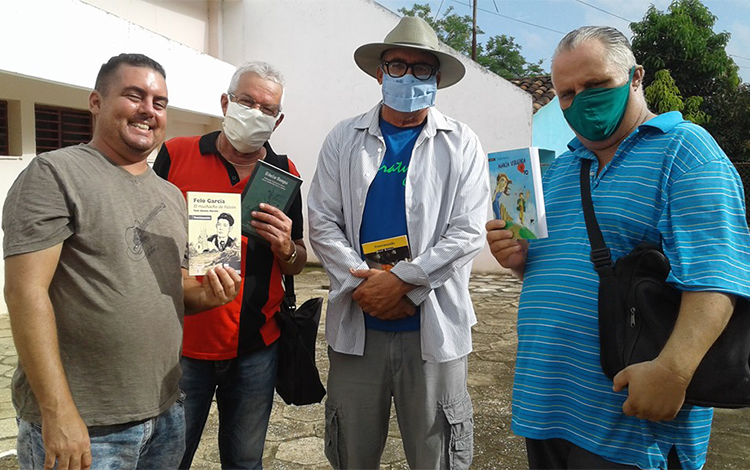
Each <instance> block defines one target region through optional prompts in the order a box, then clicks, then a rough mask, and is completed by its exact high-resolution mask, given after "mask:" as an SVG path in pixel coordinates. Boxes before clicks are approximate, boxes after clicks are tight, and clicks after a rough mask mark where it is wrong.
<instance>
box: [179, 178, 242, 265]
mask: <svg viewBox="0 0 750 470" xmlns="http://www.w3.org/2000/svg"><path fill="white" fill-rule="evenodd" d="M240 199H241V196H240V195H239V194H232V193H207V192H195V191H189V192H188V193H187V208H188V266H189V268H188V271H189V273H190V275H191V276H202V275H204V274H206V272H208V270H209V269H211V268H213V267H214V266H224V267H232V268H234V270H235V271H237V272H238V273H239V272H240V269H241V267H242V235H241V233H240V232H241V228H240V227H242V220H240V217H241V215H240V214H241V209H240V206H241V201H240Z"/></svg>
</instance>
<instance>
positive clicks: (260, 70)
mask: <svg viewBox="0 0 750 470" xmlns="http://www.w3.org/2000/svg"><path fill="white" fill-rule="evenodd" d="M246 73H254V74H256V75H258V76H259V77H260V78H262V79H263V80H268V81H271V82H274V83H278V84H279V85H281V100H280V101H279V110H281V108H282V106H283V104H284V94H285V93H286V85H285V84H284V76H283V75H281V72H280V71H279V70H278V69H277V68H276V67H274V66H273V65H271V64H269V63H268V62H263V61H260V60H253V61H250V62H245V63H244V64H242V65H241V66H239V67H237V70H235V71H234V75H232V80H231V81H230V82H229V89H228V90H227V93H232V94H234V92H235V91H237V87H238V86H239V84H240V78H241V77H242V76H243V75H245V74H246Z"/></svg>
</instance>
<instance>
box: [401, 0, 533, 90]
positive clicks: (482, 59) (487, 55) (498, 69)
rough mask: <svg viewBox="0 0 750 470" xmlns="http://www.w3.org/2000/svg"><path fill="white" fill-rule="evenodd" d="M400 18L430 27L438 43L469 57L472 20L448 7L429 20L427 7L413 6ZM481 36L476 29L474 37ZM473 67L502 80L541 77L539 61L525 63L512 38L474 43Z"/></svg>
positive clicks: (495, 37)
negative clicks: (414, 19)
mask: <svg viewBox="0 0 750 470" xmlns="http://www.w3.org/2000/svg"><path fill="white" fill-rule="evenodd" d="M398 11H399V13H401V14H402V15H404V16H418V17H420V18H422V19H424V20H425V21H427V23H429V24H430V26H432V29H434V30H435V33H436V34H437V37H438V39H440V41H442V42H443V43H445V44H447V45H448V46H450V47H452V48H453V49H455V50H457V51H458V52H460V53H461V54H464V55H466V56H471V39H472V18H471V16H469V15H458V14H456V13H454V12H453V7H448V8H447V9H446V10H445V12H444V13H443V15H442V16H441V17H440V18H433V16H434V15H433V14H432V8H430V5H419V4H416V3H415V4H414V6H413V7H412V8H400V9H399V10H398ZM481 34H484V32H483V31H482V30H481V29H479V28H478V27H477V36H479V35H481ZM477 63H479V64H480V65H482V66H484V67H485V68H487V69H488V70H490V71H492V72H494V73H496V74H497V75H500V76H501V77H503V78H505V79H511V78H517V77H526V76H530V75H542V74H544V73H545V72H544V69H543V68H542V61H541V60H540V61H539V62H537V63H529V62H527V61H526V58H525V57H524V56H523V55H522V54H521V46H520V45H518V44H517V43H516V42H515V38H514V37H512V36H506V35H505V34H502V35H499V36H492V37H490V38H489V39H487V42H486V43H485V44H481V43H479V42H477Z"/></svg>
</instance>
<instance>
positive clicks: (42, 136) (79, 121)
mask: <svg viewBox="0 0 750 470" xmlns="http://www.w3.org/2000/svg"><path fill="white" fill-rule="evenodd" d="M34 112H35V114H36V151H37V153H42V152H49V151H50V150H56V149H59V148H63V147H69V146H71V145H76V144H80V143H84V142H88V141H90V140H91V132H92V120H91V113H90V112H88V111H81V110H80V109H68V108H57V107H54V106H42V105H36V106H35V107H34Z"/></svg>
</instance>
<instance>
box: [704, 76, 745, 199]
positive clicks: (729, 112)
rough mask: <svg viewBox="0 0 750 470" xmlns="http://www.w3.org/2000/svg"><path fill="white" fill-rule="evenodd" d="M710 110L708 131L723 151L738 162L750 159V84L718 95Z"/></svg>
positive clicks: (714, 98)
mask: <svg viewBox="0 0 750 470" xmlns="http://www.w3.org/2000/svg"><path fill="white" fill-rule="evenodd" d="M709 109H710V110H711V111H710V112H711V121H710V123H709V124H710V125H707V126H706V129H708V131H709V132H711V135H713V137H714V138H715V139H716V141H717V142H718V143H719V145H721V148H722V149H724V151H725V152H726V153H727V155H729V157H730V158H732V159H734V160H750V84H748V83H743V84H742V85H740V86H738V87H737V88H735V89H732V90H727V91H725V92H723V93H720V94H717V95H714V96H713V97H711V107H710V108H709ZM745 191H746V192H747V191H750V189H748V188H747V187H746V188H745Z"/></svg>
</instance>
